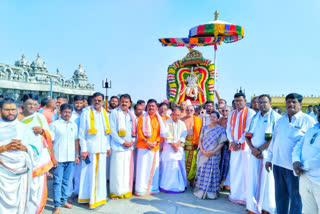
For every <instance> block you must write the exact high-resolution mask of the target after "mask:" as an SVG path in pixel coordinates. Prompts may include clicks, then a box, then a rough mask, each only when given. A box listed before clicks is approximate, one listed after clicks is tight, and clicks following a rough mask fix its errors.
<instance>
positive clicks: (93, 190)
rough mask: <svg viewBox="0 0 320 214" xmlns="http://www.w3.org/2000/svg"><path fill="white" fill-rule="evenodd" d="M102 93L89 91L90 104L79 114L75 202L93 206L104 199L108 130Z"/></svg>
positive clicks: (105, 197)
mask: <svg viewBox="0 0 320 214" xmlns="http://www.w3.org/2000/svg"><path fill="white" fill-rule="evenodd" d="M103 97H104V96H103V94H101V93H99V92H96V93H95V94H94V95H93V105H92V106H91V107H90V108H89V109H88V110H87V111H85V112H83V113H82V114H81V120H80V129H79V139H80V149H81V159H82V160H84V161H82V162H81V176H80V188H79V196H78V202H79V203H89V208H90V209H93V208H96V207H98V206H100V205H102V204H105V203H106V202H107V179H106V157H107V155H108V156H109V155H110V153H111V151H110V142H109V135H110V133H111V131H110V126H109V120H108V116H107V111H106V110H105V109H104V108H102V104H103Z"/></svg>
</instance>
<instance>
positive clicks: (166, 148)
mask: <svg viewBox="0 0 320 214" xmlns="http://www.w3.org/2000/svg"><path fill="white" fill-rule="evenodd" d="M186 187H187V173H186V165H185V153H184V149H183V147H179V148H178V151H177V152H175V151H174V150H173V148H172V146H171V145H170V144H168V143H166V142H165V143H164V145H163V151H162V153H161V160H160V191H161V192H166V193H181V192H184V191H185V189H186Z"/></svg>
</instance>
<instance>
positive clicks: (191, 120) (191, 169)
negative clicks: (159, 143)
mask: <svg viewBox="0 0 320 214" xmlns="http://www.w3.org/2000/svg"><path fill="white" fill-rule="evenodd" d="M186 111H187V115H186V116H185V117H184V118H182V121H183V122H184V123H185V124H186V127H187V133H188V135H187V137H186V141H185V146H184V151H185V155H186V156H185V161H186V170H187V179H188V180H189V181H190V186H192V187H194V177H195V176H196V173H197V148H198V143H199V137H200V132H201V126H202V121H201V118H200V117H197V116H195V115H194V112H195V111H194V107H193V106H192V105H189V106H187V110H186Z"/></svg>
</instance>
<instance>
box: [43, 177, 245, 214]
mask: <svg viewBox="0 0 320 214" xmlns="http://www.w3.org/2000/svg"><path fill="white" fill-rule="evenodd" d="M48 191H49V192H48V201H47V205H46V207H45V210H44V211H43V214H49V213H52V211H53V208H54V207H53V199H52V181H49V182H48ZM74 201H75V200H74ZM61 213H62V214H71V213H72V214H73V213H76V214H88V213H100V214H101V213H115V214H117V213H119V214H120V213H126V214H131V213H147V214H155V213H170V214H171V213H177V214H179V213H181V214H186V213H193V214H202V213H217V214H218V213H219V214H229V213H235V214H241V213H246V212H245V207H244V206H241V205H238V204H234V203H231V202H230V201H228V200H227V193H226V192H222V193H221V195H220V197H219V199H217V200H200V199H198V198H196V197H194V196H193V194H192V190H191V189H190V188H188V190H187V191H186V192H185V193H181V194H165V193H158V194H154V195H149V196H143V197H137V196H133V197H132V198H131V199H122V200H117V201H112V200H111V199H108V202H107V204H105V205H102V206H100V207H98V208H96V209H94V210H89V209H88V207H87V206H86V205H84V204H78V203H76V202H75V203H74V208H73V209H71V210H68V209H66V208H62V209H61Z"/></svg>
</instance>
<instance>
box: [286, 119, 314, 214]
mask: <svg viewBox="0 0 320 214" xmlns="http://www.w3.org/2000/svg"><path fill="white" fill-rule="evenodd" d="M317 121H318V123H317V124H316V125H314V127H312V128H310V129H308V131H307V132H306V134H305V135H304V136H303V138H302V139H301V140H300V141H299V142H298V143H297V145H296V146H295V147H294V149H293V152H292V163H293V170H294V171H295V174H296V175H298V176H300V181H299V192H300V195H301V200H302V210H303V212H304V213H317V214H320V113H318V115H317Z"/></svg>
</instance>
